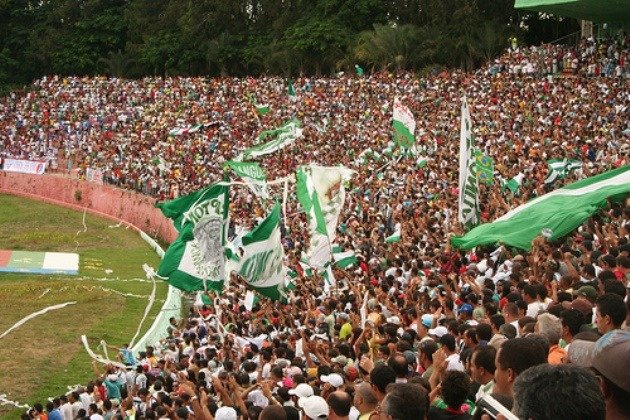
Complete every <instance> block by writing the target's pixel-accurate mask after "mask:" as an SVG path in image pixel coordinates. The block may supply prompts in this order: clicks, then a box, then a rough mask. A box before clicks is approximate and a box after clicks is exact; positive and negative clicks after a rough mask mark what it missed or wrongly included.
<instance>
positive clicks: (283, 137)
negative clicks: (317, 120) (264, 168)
mask: <svg viewBox="0 0 630 420" xmlns="http://www.w3.org/2000/svg"><path fill="white" fill-rule="evenodd" d="M300 126H301V125H300V121H298V120H291V121H288V122H287V123H285V124H284V125H283V126H282V127H280V128H277V129H274V130H267V131H263V132H262V133H260V135H259V136H258V141H259V142H262V141H267V142H266V143H262V144H256V145H255V146H252V147H250V148H249V149H245V150H244V151H243V153H242V154H241V155H240V156H239V158H238V159H237V160H242V159H243V158H244V159H251V158H256V157H258V156H263V155H267V154H269V153H273V152H275V151H276V150H280V149H283V148H285V147H286V146H288V145H290V144H293V143H294V142H295V140H296V139H298V138H299V137H302V129H301V128H300ZM268 139H271V140H268Z"/></svg>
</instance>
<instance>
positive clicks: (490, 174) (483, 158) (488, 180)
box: [475, 150, 494, 185]
mask: <svg viewBox="0 0 630 420" xmlns="http://www.w3.org/2000/svg"><path fill="white" fill-rule="evenodd" d="M475 163H476V165H477V178H478V179H479V182H482V183H484V184H490V185H492V184H493V183H494V159H492V158H491V157H490V156H487V155H485V154H484V153H483V152H482V151H481V150H477V151H476V152H475Z"/></svg>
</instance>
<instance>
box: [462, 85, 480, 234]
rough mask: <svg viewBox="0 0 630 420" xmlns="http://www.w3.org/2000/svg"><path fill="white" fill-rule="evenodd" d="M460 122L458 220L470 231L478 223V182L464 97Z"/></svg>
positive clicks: (473, 145) (468, 116)
mask: <svg viewBox="0 0 630 420" xmlns="http://www.w3.org/2000/svg"><path fill="white" fill-rule="evenodd" d="M461 118H462V121H461V131H460V135H459V212H458V220H459V222H460V223H461V224H462V225H463V226H464V227H465V228H466V229H470V228H472V227H473V226H475V225H476V224H477V223H479V181H478V179H477V163H476V160H475V137H474V135H473V132H472V121H471V119H470V112H469V111H468V102H467V101H466V97H465V96H464V97H463V98H462V117H461Z"/></svg>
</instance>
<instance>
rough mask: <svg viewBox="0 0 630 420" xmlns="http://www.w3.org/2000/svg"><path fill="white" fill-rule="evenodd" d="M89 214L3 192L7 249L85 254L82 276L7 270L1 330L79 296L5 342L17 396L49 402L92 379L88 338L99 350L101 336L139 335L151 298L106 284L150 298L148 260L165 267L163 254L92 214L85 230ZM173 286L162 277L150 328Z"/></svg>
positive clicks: (3, 380) (3, 358) (1, 223)
mask: <svg viewBox="0 0 630 420" xmlns="http://www.w3.org/2000/svg"><path fill="white" fill-rule="evenodd" d="M82 219H83V214H82V213H80V212H75V211H72V210H68V209H65V208H62V207H55V206H50V205H47V204H42V203H38V202H35V201H31V200H25V199H22V198H16V197H11V196H5V195H0V249H12V250H30V251H65V252H77V253H79V255H80V270H79V276H46V275H44V276H42V275H22V274H19V275H18V274H5V273H0V334H1V333H2V332H4V331H5V330H6V329H8V328H9V327H10V326H11V325H13V324H14V323H15V322H17V321H18V320H19V319H21V318H23V317H24V316H26V315H28V314H30V313H32V312H35V311H37V310H40V309H42V308H44V307H47V306H50V305H54V304H57V303H62V302H67V301H77V304H76V305H71V306H68V307H66V308H63V309H59V310H56V311H51V312H49V313H47V314H45V315H41V316H39V317H37V318H35V319H33V320H32V321H29V322H27V323H26V324H24V325H23V326H22V327H20V328H19V329H17V330H14V331H13V332H11V333H9V334H8V335H7V336H6V337H4V338H2V339H0V372H1V373H0V394H4V393H6V394H7V397H8V398H9V399H13V400H17V401H19V402H21V403H24V402H26V403H30V404H32V403H34V402H37V401H39V402H42V403H44V402H45V400H46V398H48V397H49V396H54V395H60V394H61V393H62V392H66V390H67V389H66V386H67V385H74V384H78V383H85V382H87V381H88V380H89V379H91V378H92V377H93V374H92V371H91V364H90V359H89V357H88V355H87V353H86V352H85V350H84V349H83V346H82V345H81V343H80V340H79V337H80V335H81V334H85V335H87V337H88V338H89V339H91V340H90V343H91V345H92V349H93V350H95V347H96V345H97V344H98V342H99V341H100V340H101V339H103V340H105V341H106V342H107V343H108V344H113V345H121V344H123V343H126V342H129V341H130V340H131V337H133V335H134V333H135V331H136V328H137V326H138V322H139V321H140V319H141V317H142V314H143V311H144V308H145V306H146V303H147V298H137V297H124V296H120V295H118V294H116V293H113V292H111V291H105V290H102V288H106V289H113V290H117V291H120V292H123V293H133V294H136V295H144V296H148V295H149V294H150V292H151V287H152V285H151V284H150V283H148V282H146V281H144V282H142V281H138V280H145V275H144V271H143V270H142V264H143V263H148V264H149V265H151V266H153V267H156V268H157V265H158V262H159V258H158V257H157V255H156V254H155V253H154V252H153V251H152V250H151V249H150V248H149V247H148V246H147V245H146V244H145V242H144V241H142V239H141V238H140V237H139V235H138V234H137V233H135V232H133V231H129V230H125V229H124V228H120V227H110V226H111V225H112V224H113V223H112V222H111V221H109V220H106V219H101V218H97V217H92V216H90V215H89V214H88V215H87V216H86V218H85V223H86V226H87V231H85V232H84V231H83V230H84V229H83V222H82ZM78 231H80V233H78V234H77V232H78ZM106 269H107V270H112V272H111V274H106V272H105V270H106ZM125 280H127V281H125ZM47 289H50V291H48V292H47V293H45V294H44V292H45V291H46V290H47ZM166 290H167V287H166V284H165V283H163V282H159V283H158V290H157V299H156V303H155V304H154V307H153V309H152V311H151V313H150V316H149V318H148V319H147V320H146V321H145V324H144V326H143V332H144V331H146V330H147V329H148V327H149V326H150V324H151V322H152V321H153V319H154V317H155V315H156V314H157V312H158V311H159V309H160V307H161V305H162V302H163V299H164V297H165V296H166ZM42 294H43V296H42ZM110 357H113V355H112V354H111V351H110ZM3 414H4V415H5V416H4V417H3V418H16V417H17V412H16V411H13V412H11V413H9V409H8V407H2V406H0V416H2V415H3Z"/></svg>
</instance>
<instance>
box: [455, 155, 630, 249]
mask: <svg viewBox="0 0 630 420" xmlns="http://www.w3.org/2000/svg"><path fill="white" fill-rule="evenodd" d="M629 192H630V165H626V166H623V167H621V168H619V169H615V170H613V171H609V172H605V173H603V174H600V175H597V176H594V177H591V178H587V179H583V180H581V181H578V182H574V183H573V184H570V185H567V186H566V187H564V188H560V189H558V190H555V191H552V192H550V193H549V194H545V195H542V196H540V197H538V198H535V199H533V200H531V201H529V202H527V203H525V204H523V205H521V206H519V207H517V208H515V209H513V210H511V211H509V212H508V213H506V214H505V215H503V216H502V217H500V218H499V219H497V220H495V221H494V222H492V223H486V224H483V225H480V226H477V227H476V228H475V229H473V230H471V231H470V232H468V233H467V234H466V235H464V236H461V237H453V238H452V240H451V242H452V244H453V245H454V246H455V247H457V248H461V249H470V248H474V247H476V246H480V245H489V244H495V243H497V242H498V241H502V242H503V243H505V244H506V245H509V246H513V247H516V248H521V249H525V250H529V249H530V247H531V243H532V240H533V239H534V238H535V237H537V236H538V235H540V234H541V232H542V231H543V229H544V230H550V231H551V237H550V239H552V240H553V239H557V238H559V237H562V236H564V235H567V234H569V233H571V231H573V230H574V229H576V228H577V227H578V226H580V224H582V223H583V222H584V221H585V220H586V219H588V218H589V217H590V216H591V215H593V214H594V213H595V212H597V211H598V210H600V209H602V208H604V207H605V206H606V204H607V199H608V198H609V197H613V198H619V197H623V196H624V195H626V194H628V193H629Z"/></svg>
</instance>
